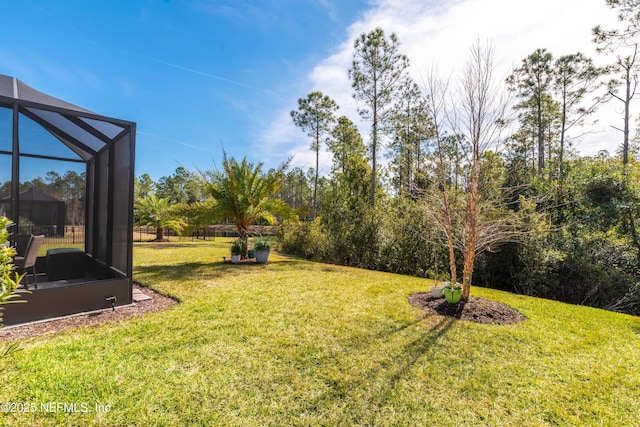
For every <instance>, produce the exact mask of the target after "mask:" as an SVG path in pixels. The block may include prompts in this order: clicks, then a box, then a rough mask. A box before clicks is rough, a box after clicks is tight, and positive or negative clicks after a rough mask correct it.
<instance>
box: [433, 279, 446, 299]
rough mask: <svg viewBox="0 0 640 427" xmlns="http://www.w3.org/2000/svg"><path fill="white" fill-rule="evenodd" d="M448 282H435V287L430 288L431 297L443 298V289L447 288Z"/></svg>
mask: <svg viewBox="0 0 640 427" xmlns="http://www.w3.org/2000/svg"><path fill="white" fill-rule="evenodd" d="M448 285H449V282H440V283H438V282H436V284H435V285H433V286H432V287H431V297H433V298H442V297H443V296H444V293H443V291H442V290H443V289H444V287H445V286H448Z"/></svg>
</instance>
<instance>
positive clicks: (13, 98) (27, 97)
mask: <svg viewBox="0 0 640 427" xmlns="http://www.w3.org/2000/svg"><path fill="white" fill-rule="evenodd" d="M3 100H4V102H5V103H8V102H12V103H15V102H17V103H18V105H20V112H21V113H22V114H24V115H26V116H27V117H29V118H30V119H32V120H34V121H35V122H37V123H38V124H39V125H40V126H42V127H43V128H44V129H46V130H47V131H48V132H49V133H51V134H52V135H53V136H55V137H56V138H57V139H58V140H60V141H62V143H63V144H64V145H66V146H67V147H68V148H69V149H71V150H72V151H73V152H74V153H76V154H77V155H78V156H79V157H80V158H81V159H83V160H84V161H88V160H89V159H91V158H93V157H95V155H96V154H97V153H98V152H100V151H101V150H102V149H104V148H105V147H106V146H107V145H109V144H111V143H114V142H115V141H117V140H118V139H120V138H121V137H122V136H123V135H126V134H127V133H128V132H130V130H131V125H133V123H132V122H129V121H125V120H119V119H113V118H109V117H104V116H99V115H97V114H95V113H93V112H91V111H89V110H85V109H84V108H81V107H78V106H77V105H73V104H70V103H68V102H66V101H63V100H61V99H58V98H55V97H53V96H50V95H47V94H45V93H42V92H40V91H37V90H35V89H33V88H32V87H30V86H28V85H26V84H24V83H23V82H21V81H20V80H18V79H17V78H15V77H10V76H5V75H2V74H0V102H3Z"/></svg>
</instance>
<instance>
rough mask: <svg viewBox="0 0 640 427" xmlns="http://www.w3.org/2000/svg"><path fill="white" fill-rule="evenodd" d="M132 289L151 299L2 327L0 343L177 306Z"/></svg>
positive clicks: (162, 296) (166, 298) (144, 289)
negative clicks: (124, 305) (112, 308)
mask: <svg viewBox="0 0 640 427" xmlns="http://www.w3.org/2000/svg"><path fill="white" fill-rule="evenodd" d="M133 287H134V288H135V289H139V290H140V292H142V293H143V294H145V295H147V296H150V297H151V299H150V300H145V301H139V302H135V303H134V304H133V305H130V306H126V307H116V309H115V311H112V310H111V309H106V310H101V311H96V312H91V313H83V314H77V315H72V316H67V317H63V318H60V319H56V320H50V321H45V322H38V323H28V324H25V325H22V326H12V327H4V328H2V329H0V341H13V340H18V339H23V338H27V337H34V336H38V335H44V334H52V333H55V332H59V331H63V330H65V329H70V328H75V327H78V326H87V325H100V324H102V323H106V322H118V321H120V320H123V319H126V318H129V317H132V316H139V315H141V314H145V313H152V312H154V311H161V310H164V309H166V308H169V307H171V306H172V305H175V304H178V301H176V300H174V299H172V298H169V297H166V296H164V295H161V294H159V293H157V292H155V291H152V290H151V289H149V288H146V287H144V286H140V285H138V284H134V285H133Z"/></svg>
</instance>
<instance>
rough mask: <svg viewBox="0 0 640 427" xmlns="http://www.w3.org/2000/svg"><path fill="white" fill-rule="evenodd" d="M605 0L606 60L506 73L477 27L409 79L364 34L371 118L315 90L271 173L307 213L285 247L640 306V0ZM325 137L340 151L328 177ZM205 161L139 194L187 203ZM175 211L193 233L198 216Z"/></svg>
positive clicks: (360, 49)
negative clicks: (305, 150) (458, 54)
mask: <svg viewBox="0 0 640 427" xmlns="http://www.w3.org/2000/svg"><path fill="white" fill-rule="evenodd" d="M607 4H608V5H609V6H611V7H612V8H614V9H615V10H616V11H617V12H618V14H619V18H620V21H619V22H620V25H619V27H618V28H611V29H608V28H601V27H596V28H594V29H593V34H592V38H593V42H594V43H595V45H596V46H597V51H598V54H599V55H600V58H599V61H598V62H599V63H602V62H603V59H606V61H605V62H607V63H608V65H607V66H605V67H600V66H596V65H595V63H596V61H594V59H592V58H589V57H587V56H586V55H584V54H583V53H580V52H569V53H566V52H559V53H557V52H549V51H547V50H546V49H544V48H542V47H541V48H540V49H537V50H535V51H534V52H532V53H531V54H530V55H528V56H527V57H526V58H523V59H522V60H521V61H520V63H519V65H518V66H517V67H515V68H514V69H513V70H512V71H511V73H510V74H509V75H507V76H500V75H497V72H496V67H495V60H494V56H493V55H494V53H493V52H492V48H491V46H490V45H489V44H488V43H483V42H482V41H477V42H476V43H475V44H473V45H472V47H471V49H470V54H469V58H464V59H461V62H465V63H466V66H465V67H464V69H463V70H462V71H461V72H460V75H456V76H448V77H446V78H443V77H442V76H443V75H445V76H446V74H442V73H441V72H440V71H439V70H437V69H436V68H435V67H434V68H432V69H430V70H426V71H424V72H423V73H422V76H421V79H420V80H419V81H415V80H414V79H412V78H411V76H410V72H409V70H410V67H411V64H410V58H408V57H407V56H405V55H404V54H402V45H401V41H400V40H398V38H397V37H396V36H395V35H394V34H386V33H385V31H384V29H382V28H376V29H373V30H372V31H371V32H369V33H363V34H362V35H361V36H360V37H359V38H358V39H357V40H356V41H355V43H354V49H353V62H352V66H351V67H350V68H349V69H348V70H345V73H348V75H349V78H350V80H351V83H352V87H353V96H354V98H355V99H356V101H357V102H358V105H359V109H358V113H359V115H360V117H361V119H363V120H364V122H366V123H368V125H369V126H370V127H369V128H368V129H359V128H358V127H357V126H356V125H355V124H354V121H353V120H354V118H350V117H347V116H344V115H340V114H339V111H340V109H339V106H338V105H337V104H336V102H335V101H333V100H332V99H331V98H330V97H329V96H327V95H325V94H323V93H322V92H321V91H313V92H311V93H309V94H308V95H307V96H306V97H303V98H301V99H299V100H298V105H297V106H295V107H293V110H292V111H291V116H292V120H293V122H294V123H295V125H296V126H297V127H299V128H300V130H301V132H304V133H305V134H306V135H307V136H308V137H309V143H310V149H311V150H313V151H314V152H315V154H316V165H315V167H313V168H309V169H308V170H303V169H301V168H299V167H295V168H290V169H287V170H286V171H285V170H283V169H278V170H271V171H268V172H264V175H269V174H277V175H278V176H279V178H280V186H279V187H280V188H279V190H278V193H277V197H278V198H279V199H281V200H283V201H285V202H286V203H287V204H288V205H289V206H291V207H292V208H294V209H295V211H296V213H297V214H298V215H297V218H298V219H293V218H292V217H291V215H288V218H286V219H285V218H280V222H281V227H280V236H279V237H280V246H281V249H282V250H283V251H284V252H287V253H291V254H296V255H300V256H303V257H306V258H308V259H312V260H318V261H324V262H331V263H338V264H344V265H351V266H356V267H362V268H368V269H377V270H383V271H390V272H396V273H402V274H411V275H417V276H421V277H431V278H435V279H439V280H447V281H460V282H462V283H463V284H464V285H465V288H466V291H467V295H466V296H467V297H468V289H469V287H470V286H471V283H473V284H474V285H481V286H486V287H492V288H499V289H503V290H508V291H512V292H517V293H522V294H526V295H533V296H539V297H545V298H552V299H557V300H561V301H566V302H570V303H575V304H584V305H591V306H594V307H601V308H605V309H609V310H615V311H621V312H627V313H632V314H640V281H639V279H640V270H639V269H640V228H639V227H640V224H639V223H640V182H639V180H640V161H639V160H640V159H639V158H638V145H639V143H640V134H639V133H638V130H637V129H638V123H639V121H640V116H638V115H636V116H634V115H633V106H634V105H635V104H634V102H635V100H636V98H637V89H638V83H639V78H640V56H638V41H640V0H607ZM585 36H588V35H585ZM607 102H608V103H616V105H617V106H619V107H620V108H619V111H620V120H619V123H620V126H618V128H619V130H620V137H619V139H616V140H611V141H608V142H607V147H608V149H607V150H603V151H601V152H600V153H598V154H597V155H595V156H588V157H587V156H583V155H580V153H578V152H577V151H576V149H575V146H576V143H577V142H578V141H580V138H581V137H583V136H584V135H585V134H586V133H589V132H590V131H592V123H594V122H595V121H596V120H597V119H598V108H599V106H601V105H602V104H603V103H607ZM363 134H364V135H365V136H366V137H363ZM321 150H328V151H329V152H330V153H331V154H332V156H333V164H332V167H331V171H330V172H329V173H328V174H324V175H322V174H320V171H319V163H318V158H319V153H320V151H321ZM283 161H285V162H286V159H283ZM212 173H213V172H212ZM55 175H56V176H54V175H51V176H49V177H47V178H45V179H44V180H43V179H40V178H38V179H36V180H34V181H33V183H36V184H38V185H41V184H42V185H49V184H50V185H54V184H55V183H56V182H57V183H58V184H57V185H58V186H60V187H61V188H62V190H60V192H61V193H64V192H65V191H66V192H67V193H73V194H74V195H73V196H69V197H76V196H77V192H72V191H70V190H64V188H65V186H64V185H61V184H60V181H61V180H62V181H64V178H65V177H64V176H63V177H61V176H59V175H57V174H55ZM204 175H206V173H205V174H203V173H201V172H195V173H194V172H191V171H188V170H186V169H185V168H182V167H179V168H178V169H176V171H175V173H174V174H173V175H171V176H165V177H162V178H160V179H159V180H158V181H157V182H154V181H153V180H152V179H151V178H150V177H149V176H148V175H142V176H139V177H138V178H137V179H136V187H135V188H136V196H135V197H136V201H137V202H138V203H140V202H142V203H143V205H144V203H145V202H144V201H145V200H147V201H148V200H149V199H150V198H153V199H154V200H155V201H156V203H155V205H157V206H156V208H155V209H170V208H171V207H174V209H173V212H183V213H185V212H188V210H185V209H177V210H176V209H175V206H189V205H198V204H200V205H202V204H203V203H205V202H206V201H207V199H208V198H209V197H210V195H208V193H207V191H205V188H206V179H203V178H204ZM56 179H57V181H56ZM47 180H51V182H49V183H48V184H47V182H46V181H47ZM69 181H70V182H71V181H73V182H76V181H77V179H76V177H74V176H69ZM22 185H23V186H24V187H25V188H26V187H28V186H29V183H23V184H22ZM34 185H35V184H34ZM70 185H71V184H70ZM73 186H74V187H73V188H74V189H75V188H76V186H77V185H76V184H73ZM63 190H64V191H63ZM64 197H65V196H63V198H64ZM158 200H161V201H162V203H161V204H158V203H157V201H158ZM147 205H149V203H147ZM202 206H204V205H202ZM169 217H170V215H169ZM169 217H167V221H174V222H173V223H171V226H174V227H176V228H179V229H183V231H184V232H189V230H192V229H193V228H194V227H196V226H200V225H203V224H198V223H197V222H198V221H197V218H195V217H192V218H189V217H188V215H182V217H181V218H179V219H180V221H179V222H175V219H176V218H169ZM200 218H202V216H200Z"/></svg>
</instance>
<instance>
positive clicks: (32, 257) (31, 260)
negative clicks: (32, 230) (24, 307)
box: [13, 234, 44, 289]
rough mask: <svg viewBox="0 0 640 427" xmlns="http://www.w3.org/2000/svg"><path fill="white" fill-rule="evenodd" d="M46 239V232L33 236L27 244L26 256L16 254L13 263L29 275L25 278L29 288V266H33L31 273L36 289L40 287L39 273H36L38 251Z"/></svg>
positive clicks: (25, 284) (25, 283)
mask: <svg viewBox="0 0 640 427" xmlns="http://www.w3.org/2000/svg"><path fill="white" fill-rule="evenodd" d="M43 241H44V234H41V235H39V236H33V235H32V236H31V238H30V239H29V243H28V244H27V249H26V251H25V253H24V256H19V255H18V256H16V257H15V258H14V259H13V264H14V265H15V266H16V269H18V270H19V271H24V272H25V273H27V276H26V277H25V278H24V288H25V289H29V276H28V271H27V269H28V268H31V274H33V281H34V283H35V287H36V289H38V274H37V273H36V259H38V251H39V250H40V246H42V242H43Z"/></svg>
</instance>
